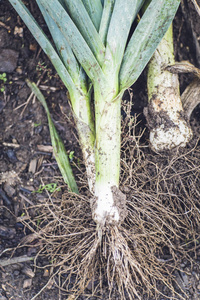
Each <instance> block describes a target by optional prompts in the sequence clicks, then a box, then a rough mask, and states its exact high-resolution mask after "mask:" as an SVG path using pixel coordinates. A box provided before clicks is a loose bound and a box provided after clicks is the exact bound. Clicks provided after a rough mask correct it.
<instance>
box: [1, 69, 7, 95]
mask: <svg viewBox="0 0 200 300" xmlns="http://www.w3.org/2000/svg"><path fill="white" fill-rule="evenodd" d="M0 81H2V83H0V91H1V92H2V93H3V92H4V91H5V86H4V84H5V83H6V81H7V77H6V73H2V74H0Z"/></svg>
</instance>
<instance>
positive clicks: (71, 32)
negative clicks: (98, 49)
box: [12, 0, 104, 81]
mask: <svg viewBox="0 0 200 300" xmlns="http://www.w3.org/2000/svg"><path fill="white" fill-rule="evenodd" d="M12 1H13V0H12ZM41 4H42V5H43V6H44V8H45V9H46V11H47V13H48V14H49V15H50V16H51V17H52V19H53V20H54V21H55V23H56V24H57V26H58V27H59V28H60V30H61V31H62V33H63V35H64V37H65V38H66V39H67V41H68V43H69V45H70V47H71V49H73V51H74V53H75V56H76V58H77V59H78V61H79V62H80V64H81V65H82V67H83V68H84V70H85V72H86V73H87V75H88V77H89V78H90V79H91V80H92V81H95V80H96V79H97V78H100V77H102V78H103V77H104V74H103V72H102V69H101V67H100V65H99V63H98V61H97V59H96V57H95V56H94V54H93V52H92V51H91V49H90V48H89V46H88V45H87V43H86V41H85V40H84V38H83V37H82V35H81V34H80V32H79V31H78V29H77V27H76V26H75V24H74V23H73V21H72V20H71V18H70V17H69V15H68V14H67V12H66V11H65V10H64V8H63V7H62V5H61V4H60V3H59V2H58V1H56V0H48V1H45V0H41ZM55 12H56V13H55Z"/></svg>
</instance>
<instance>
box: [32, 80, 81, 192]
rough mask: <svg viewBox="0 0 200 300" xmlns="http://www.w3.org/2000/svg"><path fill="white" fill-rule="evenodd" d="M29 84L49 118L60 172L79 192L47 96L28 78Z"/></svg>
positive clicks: (73, 189)
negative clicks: (52, 117)
mask: <svg viewBox="0 0 200 300" xmlns="http://www.w3.org/2000/svg"><path fill="white" fill-rule="evenodd" d="M26 82H27V84H28V86H29V87H30V89H31V91H32V92H33V93H34V94H35V95H36V97H37V98H38V100H39V101H40V103H41V104H42V105H43V107H44V109H45V111H46V114H47V118H48V123H49V130H50V135H51V143H52V146H53V152H54V155H55V158H56V161H57V164H58V167H59V169H60V172H61V174H62V176H63V179H64V181H65V183H66V184H67V185H68V186H69V188H70V190H71V191H72V192H73V193H76V194H78V193H79V192H78V187H77V184H76V181H75V178H74V175H73V172H72V169H71V166H70V163H69V159H68V156H67V153H66V150H65V146H64V144H63V142H62V140H61V138H60V137H59V135H58V133H57V130H56V128H55V126H54V124H53V122H52V119H51V116H50V112H49V109H48V106H47V103H46V101H45V98H44V96H43V94H42V93H41V92H40V90H39V88H38V87H37V85H36V84H35V83H34V82H30V81H29V80H26Z"/></svg>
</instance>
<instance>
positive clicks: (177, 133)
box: [149, 114, 192, 152]
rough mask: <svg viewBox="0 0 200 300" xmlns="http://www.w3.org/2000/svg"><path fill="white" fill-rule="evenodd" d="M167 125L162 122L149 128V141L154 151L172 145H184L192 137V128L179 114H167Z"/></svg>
mask: <svg viewBox="0 0 200 300" xmlns="http://www.w3.org/2000/svg"><path fill="white" fill-rule="evenodd" d="M170 123H171V124H173V126H169V127H168V128H166V126H165V125H164V124H161V125H160V126H158V127H156V128H153V129H151V131H150V136H149V139H150V143H151V148H152V149H153V150H154V151H158V152H159V151H163V150H170V149H173V148H174V147H177V146H181V147H185V146H186V144H187V143H188V142H189V141H190V139H191V138H192V130H191V128H190V126H189V125H188V124H187V122H186V121H185V120H184V119H182V118H180V114H179V117H178V114H176V116H169V124H170Z"/></svg>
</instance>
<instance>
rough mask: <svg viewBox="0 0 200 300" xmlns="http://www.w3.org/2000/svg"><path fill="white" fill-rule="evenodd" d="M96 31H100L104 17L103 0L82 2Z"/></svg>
mask: <svg viewBox="0 0 200 300" xmlns="http://www.w3.org/2000/svg"><path fill="white" fill-rule="evenodd" d="M82 2H83V4H84V6H85V8H86V10H87V12H88V14H89V16H90V18H91V20H92V22H93V24H94V26H95V28H96V30H97V31H98V30H99V26H100V22H101V16H102V11H103V8H102V3H101V0H82Z"/></svg>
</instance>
